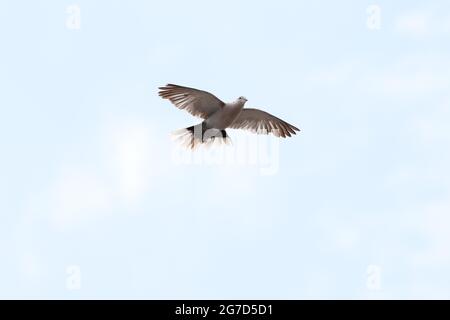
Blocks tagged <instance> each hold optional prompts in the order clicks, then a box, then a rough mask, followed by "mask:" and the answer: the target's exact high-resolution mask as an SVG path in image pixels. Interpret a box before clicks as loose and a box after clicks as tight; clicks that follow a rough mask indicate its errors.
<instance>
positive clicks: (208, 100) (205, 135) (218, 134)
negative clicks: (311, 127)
mask: <svg viewBox="0 0 450 320" xmlns="http://www.w3.org/2000/svg"><path fill="white" fill-rule="evenodd" d="M159 89H160V91H159V95H160V96H161V97H162V98H163V99H169V100H170V101H171V102H172V103H173V104H174V105H175V106H176V107H177V108H179V109H185V110H187V111H188V112H189V113H191V114H192V115H194V116H197V117H200V118H203V119H204V121H203V122H201V123H200V124H198V125H195V126H191V127H188V128H185V129H182V130H179V131H177V135H178V136H180V137H181V138H185V143H186V144H187V146H188V147H190V148H194V147H195V146H196V145H198V144H202V143H208V142H211V141H215V140H216V139H217V140H219V141H224V142H225V143H228V142H229V141H230V139H229V136H228V134H227V132H226V131H225V129H227V128H232V129H247V130H250V131H253V132H256V133H258V134H260V133H262V134H268V133H272V134H274V135H275V136H277V137H282V138H285V137H290V136H291V135H295V131H300V130H299V129H297V128H296V127H294V126H293V125H291V124H289V123H287V122H285V121H283V120H281V119H279V118H277V117H275V116H273V115H271V114H269V113H267V112H265V111H262V110H259V109H251V108H244V105H245V103H246V102H247V99H246V98H244V97H239V98H238V99H237V100H236V101H234V102H230V103H224V102H223V101H221V100H220V99H219V98H217V97H216V96H214V95H212V94H211V93H209V92H206V91H202V90H198V89H194V88H189V87H182V86H178V85H174V84H168V85H166V86H165V87H161V88H159Z"/></svg>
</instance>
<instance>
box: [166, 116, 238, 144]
mask: <svg viewBox="0 0 450 320" xmlns="http://www.w3.org/2000/svg"><path fill="white" fill-rule="evenodd" d="M172 137H173V139H174V140H176V141H178V142H179V143H180V144H181V145H182V146H183V147H186V148H188V149H195V148H196V147H198V146H199V145H202V144H203V145H205V146H210V145H212V144H214V143H219V144H231V139H230V136H229V135H228V134H227V132H226V131H225V130H219V129H208V128H206V126H205V124H204V123H203V122H202V123H200V124H197V125H195V126H190V127H187V128H183V129H180V130H176V131H174V132H172Z"/></svg>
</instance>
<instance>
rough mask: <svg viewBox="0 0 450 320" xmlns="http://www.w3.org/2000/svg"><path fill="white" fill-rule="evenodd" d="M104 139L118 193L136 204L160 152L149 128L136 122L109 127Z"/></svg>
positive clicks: (146, 184)
mask: <svg viewBox="0 0 450 320" xmlns="http://www.w3.org/2000/svg"><path fill="white" fill-rule="evenodd" d="M106 139H107V141H106V145H107V146H108V147H107V150H106V156H105V157H106V158H107V159H108V160H107V161H108V162H109V167H110V168H111V170H112V173H113V178H114V179H115V180H116V182H117V184H116V187H117V189H118V190H117V193H118V195H119V196H120V197H122V198H123V199H124V200H125V201H135V200H137V199H138V198H139V197H140V196H141V195H142V194H143V193H144V192H145V191H146V189H147V187H148V185H149V183H150V180H151V175H152V170H153V171H154V170H156V168H155V163H154V160H155V158H156V157H158V154H157V153H158V152H161V150H160V148H158V147H157V145H156V143H155V142H154V141H152V139H151V132H150V129H149V127H147V126H145V125H142V124H139V123H127V124H119V125H113V126H110V127H109V128H108V129H107V133H106Z"/></svg>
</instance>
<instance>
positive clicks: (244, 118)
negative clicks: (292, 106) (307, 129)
mask: <svg viewBox="0 0 450 320" xmlns="http://www.w3.org/2000/svg"><path fill="white" fill-rule="evenodd" d="M230 128H233V129H246V130H250V131H252V132H255V133H259V134H269V133H272V134H273V135H275V136H277V137H283V138H285V137H286V136H288V137H290V136H291V135H293V134H296V133H295V131H300V130H299V129H298V128H296V127H294V126H293V125H291V124H289V123H287V122H286V121H283V120H281V119H279V118H277V117H275V116H273V115H271V114H270V113H267V112H265V111H262V110H259V109H251V108H244V109H242V111H241V113H240V114H239V116H238V117H237V118H236V119H235V120H234V122H233V123H232V124H231V125H230Z"/></svg>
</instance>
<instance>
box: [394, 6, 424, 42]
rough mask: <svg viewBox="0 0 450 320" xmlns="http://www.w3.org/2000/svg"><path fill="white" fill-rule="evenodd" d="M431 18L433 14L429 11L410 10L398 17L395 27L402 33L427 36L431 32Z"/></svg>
mask: <svg viewBox="0 0 450 320" xmlns="http://www.w3.org/2000/svg"><path fill="white" fill-rule="evenodd" d="M431 18H432V16H431V14H429V13H427V12H422V11H416V12H409V13H406V14H403V15H401V16H399V17H397V19H396V22H395V29H396V31H397V32H399V33H401V34H406V35H410V36H414V37H421V36H425V35H427V34H428V33H429V32H430V21H431Z"/></svg>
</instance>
